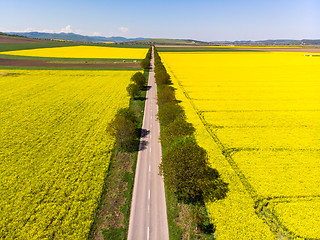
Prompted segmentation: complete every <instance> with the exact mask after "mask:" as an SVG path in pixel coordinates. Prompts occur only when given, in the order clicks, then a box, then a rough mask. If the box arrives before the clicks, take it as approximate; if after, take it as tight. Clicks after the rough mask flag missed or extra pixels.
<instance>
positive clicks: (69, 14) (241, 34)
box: [0, 0, 320, 41]
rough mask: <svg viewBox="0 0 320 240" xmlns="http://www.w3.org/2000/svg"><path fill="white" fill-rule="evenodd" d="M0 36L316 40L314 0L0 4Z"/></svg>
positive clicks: (21, 0)
mask: <svg viewBox="0 0 320 240" xmlns="http://www.w3.org/2000/svg"><path fill="white" fill-rule="evenodd" d="M0 7H1V14H0V31H5V32H10V31H46V32H61V31H62V32H75V33H79V34H84V35H99V36H124V37H154V38H189V39H197V40H205V41H219V40H262V39H303V38H308V39H316V38H317V39H320V0H267V1H265V0H256V1H254V0H237V1H236V0H198V1H195V0H194V1H191V0H171V1H169V0H162V1H152V0H149V1H146V0H135V1H134V0H131V1H129V0H113V1H111V0H110V1H109V0H90V1H84V0H63V1H62V0H53V1H48V0H0Z"/></svg>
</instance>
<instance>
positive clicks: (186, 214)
mask: <svg viewBox="0 0 320 240" xmlns="http://www.w3.org/2000/svg"><path fill="white" fill-rule="evenodd" d="M165 191H166V202H167V216H168V226H169V239H170V240H181V239H186V240H187V239H188V240H189V239H199V240H215V236H214V235H213V234H206V233H202V232H201V231H199V230H198V229H197V226H196V224H195V223H194V222H193V221H191V216H190V212H191V211H192V206H191V205H189V204H185V203H182V202H179V201H178V199H177V197H176V195H175V193H174V192H172V191H171V190H169V189H168V188H167V187H165Z"/></svg>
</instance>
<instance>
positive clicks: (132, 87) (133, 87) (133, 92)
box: [127, 83, 140, 98]
mask: <svg viewBox="0 0 320 240" xmlns="http://www.w3.org/2000/svg"><path fill="white" fill-rule="evenodd" d="M127 92H128V94H129V96H131V97H133V98H134V97H136V96H137V95H139V94H140V87H139V86H138V85H137V84H135V83H130V84H129V85H128V86H127Z"/></svg>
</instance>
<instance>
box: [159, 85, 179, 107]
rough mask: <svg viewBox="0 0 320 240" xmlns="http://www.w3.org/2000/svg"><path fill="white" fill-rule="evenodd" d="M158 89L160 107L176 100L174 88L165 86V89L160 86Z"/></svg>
mask: <svg viewBox="0 0 320 240" xmlns="http://www.w3.org/2000/svg"><path fill="white" fill-rule="evenodd" d="M158 89H159V92H158V105H159V107H161V106H162V105H163V104H165V103H168V102H173V101H175V100H176V97H175V94H174V88H173V87H171V86H167V85H164V86H163V87H162V86H161V87H160V86H159V88H158Z"/></svg>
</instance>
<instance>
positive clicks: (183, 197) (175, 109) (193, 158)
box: [154, 49, 228, 233]
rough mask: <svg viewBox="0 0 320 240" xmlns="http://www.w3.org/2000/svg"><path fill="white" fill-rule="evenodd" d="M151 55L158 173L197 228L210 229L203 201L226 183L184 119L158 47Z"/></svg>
mask: <svg viewBox="0 0 320 240" xmlns="http://www.w3.org/2000/svg"><path fill="white" fill-rule="evenodd" d="M154 58H155V78H156V83H157V86H158V100H157V101H158V105H159V112H158V118H159V120H160V124H161V133H160V136H161V137H160V139H161V145H162V147H163V156H162V163H161V164H160V167H159V169H160V174H161V175H162V176H163V177H164V182H165V184H166V186H167V187H168V189H169V190H171V191H173V192H174V193H175V194H176V196H177V199H178V201H181V202H183V203H186V204H189V205H191V209H192V211H191V213H190V215H191V217H192V219H193V221H194V222H195V223H196V224H197V226H198V227H199V229H200V230H201V231H203V232H205V233H212V232H213V231H214V226H213V224H212V221H211V219H210V218H209V216H208V214H207V211H206V207H205V204H204V202H205V201H214V200H216V199H221V198H224V197H225V196H226V193H227V191H228V186H227V184H226V183H224V182H223V181H222V179H221V178H220V175H219V173H218V171H217V170H215V169H212V168H210V167H209V159H208V154H207V152H206V150H205V149H203V148H202V147H200V146H199V145H198V143H197V141H196V139H195V135H194V133H195V128H194V127H193V125H192V124H191V123H189V122H187V120H186V114H185V111H184V109H183V108H182V107H181V105H179V102H178V101H177V99H176V97H175V89H174V87H173V86H172V84H171V80H170V75H169V74H168V72H167V70H166V68H165V66H164V65H163V63H162V61H161V58H160V56H159V54H158V51H157V49H154Z"/></svg>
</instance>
